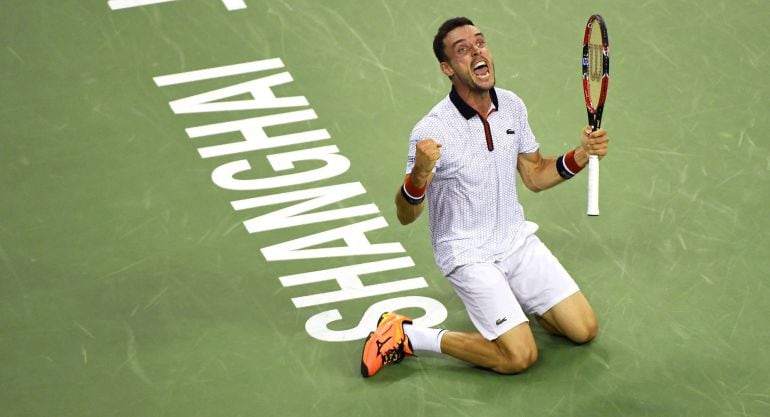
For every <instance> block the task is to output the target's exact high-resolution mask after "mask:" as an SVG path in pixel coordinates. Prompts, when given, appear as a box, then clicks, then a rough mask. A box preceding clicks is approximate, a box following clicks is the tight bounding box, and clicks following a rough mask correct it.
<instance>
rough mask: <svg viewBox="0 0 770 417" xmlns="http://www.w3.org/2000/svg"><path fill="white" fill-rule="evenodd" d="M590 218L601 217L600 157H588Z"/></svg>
mask: <svg viewBox="0 0 770 417" xmlns="http://www.w3.org/2000/svg"><path fill="white" fill-rule="evenodd" d="M586 214H587V215H589V216H598V215H599V157H598V156H596V155H589V156H588V208H587V209H586Z"/></svg>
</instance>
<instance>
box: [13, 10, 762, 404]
mask: <svg viewBox="0 0 770 417" xmlns="http://www.w3.org/2000/svg"><path fill="white" fill-rule="evenodd" d="M142 3H147V4H142ZM150 3H157V4H150ZM622 3H623V4H621V2H611V1H598V2H592V3H590V4H584V3H579V2H568V1H549V2H507V1H489V2H476V3H472V2H471V3H469V2H460V1H454V0H452V1H444V2H427V1H423V2H416V1H402V0H396V1H384V2H347V1H318V2H315V1H295V0H285V1H256V0H244V1H221V0H177V1H165V2H159V1H155V2H152V1H145V2H141V1H133V2H132V1H110V2H108V1H107V0H103V1H101V0H92V1H88V2H84V1H73V0H63V1H57V2H46V1H39V0H37V1H33V0H30V1H19V0H10V1H6V2H5V4H4V5H3V11H2V14H1V16H2V25H0V34H2V36H1V38H0V39H2V42H1V44H0V71H2V76H1V77H0V87H1V88H0V90H1V91H2V98H0V126H1V127H2V134H1V135H0V140H1V141H2V146H1V147H0V415H2V416H9V417H20V416H57V417H65V416H72V417H76V416H77V417H81V416H95V417H108V416H124V417H155V416H168V417H176V416H179V417H182V416H184V417H192V416H205V417H225V416H340V415H342V416H386V415H388V416H393V415H402V416H442V417H443V416H513V415H517V416H519V415H520V416H610V415H612V416H619V415H623V416H656V417H657V416H767V415H770V376H768V369H770V353H768V349H767V346H768V345H770V324H769V323H768V317H770V307H768V305H770V304H768V299H770V286H768V284H767V282H768V281H767V279H768V275H770V260H769V258H770V257H769V256H768V255H770V241H769V240H768V230H770V216H768V209H767V207H768V203H770V197H769V195H770V194H769V193H770V151H769V150H768V145H767V140H766V138H767V132H768V131H770V116H768V114H769V113H768V110H769V109H770V87H768V75H767V73H768V64H769V63H770V58H769V57H768V54H767V45H770V30H768V29H767V18H768V16H770V6H769V5H767V4H766V3H764V2H758V1H735V2H716V1H705V2H697V1H674V2H670V1H662V0H661V1H657V0H653V1H648V2H622ZM592 13H601V14H602V15H603V16H604V18H605V19H606V21H607V25H608V29H609V35H610V40H611V48H612V51H611V53H612V64H611V77H612V78H611V83H610V90H609V95H608V99H607V107H606V109H605V117H604V123H603V125H604V127H606V128H607V129H608V131H609V132H610V137H611V138H612V142H611V147H610V155H609V156H608V157H607V158H606V159H604V160H603V162H602V173H601V210H602V212H601V216H600V217H598V218H589V217H587V216H585V214H584V211H585V176H583V175H581V176H578V177H577V178H575V179H573V180H571V181H570V182H569V183H567V184H564V185H562V186H560V187H558V188H556V189H554V190H552V191H548V192H545V193H541V194H537V195H535V194H532V193H529V192H526V191H522V193H521V195H522V197H521V198H522V200H523V204H524V206H525V209H526V212H527V216H528V218H529V219H531V220H533V221H535V222H537V223H538V224H540V226H541V229H540V233H539V235H540V237H541V238H542V239H543V240H544V241H545V242H546V244H548V245H549V247H550V248H551V249H552V251H553V252H554V253H555V254H556V255H557V257H559V259H560V260H561V261H562V263H563V264H564V265H565V266H566V267H567V269H568V270H570V271H571V272H572V274H573V275H574V276H575V277H576V279H577V280H578V282H579V283H580V285H581V287H582V288H583V290H584V292H585V293H586V294H587V296H588V297H589V299H590V300H591V302H592V304H593V305H594V307H595V309H596V310H597V314H598V316H599V320H600V325H601V329H600V335H599V338H598V339H597V340H596V341H595V342H594V343H592V344H590V345H588V346H582V347H573V346H571V345H570V344H568V343H566V342H564V341H563V340H560V339H557V338H553V337H551V336H548V335H547V334H546V333H545V332H544V331H543V330H542V329H541V328H539V327H538V326H536V325H535V326H534V327H535V336H536V338H537V342H538V346H539V348H540V359H539V361H538V363H537V365H536V366H535V367H534V368H533V369H531V370H529V371H528V372H526V373H525V374H523V375H518V376H500V375H496V374H493V373H490V372H487V371H482V370H479V369H474V368H472V367H470V366H468V365H466V364H464V363H460V362H458V361H454V360H450V359H446V358H440V357H437V356H430V355H425V356H421V357H419V358H417V359H415V358H408V359H406V360H405V361H404V362H402V363H401V364H400V365H398V366H394V367H389V368H386V369H384V370H382V371H381V372H380V373H379V374H377V375H376V376H375V377H374V378H371V379H368V380H364V379H363V378H361V376H360V374H359V360H360V356H359V355H360V351H361V346H362V345H361V340H362V338H363V337H364V336H365V335H366V332H368V331H369V330H370V328H371V327H373V326H374V322H375V320H376V316H377V315H378V314H379V313H380V312H381V311H382V310H383V309H388V308H399V309H401V310H403V311H404V312H406V313H408V314H411V315H413V316H414V317H417V318H420V320H421V321H422V322H423V324H429V325H440V326H445V327H448V328H451V329H456V330H470V329H472V327H471V324H470V322H469V320H468V319H467V316H466V315H465V311H464V309H463V307H462V305H461V304H460V302H459V301H458V300H457V298H456V296H455V295H454V293H453V291H452V289H451V287H450V286H449V285H448V284H447V282H446V281H445V279H444V278H443V277H442V276H441V275H440V273H439V272H438V269H437V268H436V266H435V264H434V261H433V256H432V252H431V249H430V242H429V237H428V230H427V221H426V219H425V218H423V219H421V220H420V221H418V222H417V223H416V224H414V225H411V226H409V227H402V226H400V225H398V222H397V220H396V217H395V212H394V208H393V196H394V195H395V192H396V189H397V186H398V185H399V182H400V181H401V179H402V178H403V167H404V164H405V153H406V145H407V140H408V134H409V132H410V130H411V128H412V126H413V125H414V123H415V122H416V121H417V120H418V119H419V118H420V117H421V116H422V115H423V114H425V113H426V112H427V111H428V110H429V109H430V108H431V107H432V106H433V105H434V104H435V103H436V102H437V101H438V100H440V99H441V98H442V97H443V96H444V95H445V94H447V92H448V90H449V82H448V81H447V80H446V79H445V78H444V77H443V75H441V73H440V72H439V70H438V65H437V63H436V62H435V58H434V57H433V54H432V50H431V41H432V38H433V35H434V33H435V31H436V28H437V26H438V25H439V24H440V23H441V22H442V21H443V20H444V19H446V18H448V17H454V16H458V15H465V16H468V17H470V18H471V19H473V20H474V21H475V23H476V24H477V26H478V27H480V28H481V29H482V30H483V31H484V32H485V34H486V35H487V38H488V40H489V42H490V47H491V49H492V51H493V52H494V55H495V59H496V69H497V79H498V85H499V86H501V87H504V88H508V89H511V90H514V91H516V92H517V93H518V94H519V95H520V96H521V97H522V98H523V99H524V101H525V103H526V104H527V105H528V109H529V116H530V123H531V124H532V127H533V130H534V132H535V134H536V136H537V137H538V140H539V141H540V143H541V144H542V151H543V153H545V154H549V155H554V154H560V153H563V152H565V151H566V150H568V149H570V148H571V147H574V146H575V145H577V141H578V131H579V130H578V129H580V127H581V126H582V125H583V124H585V109H584V105H583V99H582V96H581V94H582V90H581V87H580V72H579V71H580V63H579V57H580V47H581V40H582V34H583V25H584V23H585V21H586V19H587V18H588V16H589V15H590V14H592ZM306 202H315V204H316V205H315V206H313V207H310V206H307V207H305V210H304V211H303V210H299V209H297V207H298V205H300V204H311V203H306ZM311 205H312V204H311ZM292 210H294V211H292Z"/></svg>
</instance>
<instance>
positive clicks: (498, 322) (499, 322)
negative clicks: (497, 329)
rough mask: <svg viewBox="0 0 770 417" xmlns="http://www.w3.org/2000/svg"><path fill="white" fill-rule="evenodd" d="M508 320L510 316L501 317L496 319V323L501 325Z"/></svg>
mask: <svg viewBox="0 0 770 417" xmlns="http://www.w3.org/2000/svg"><path fill="white" fill-rule="evenodd" d="M506 321H508V317H503V318H501V319H497V321H495V324H496V325H498V326H499V325H501V324H503V323H505V322H506Z"/></svg>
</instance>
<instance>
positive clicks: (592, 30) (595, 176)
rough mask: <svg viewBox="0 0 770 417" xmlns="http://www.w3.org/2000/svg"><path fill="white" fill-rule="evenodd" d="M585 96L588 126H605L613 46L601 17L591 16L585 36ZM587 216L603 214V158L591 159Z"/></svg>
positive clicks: (583, 62) (589, 161)
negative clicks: (611, 49) (604, 116)
mask: <svg viewBox="0 0 770 417" xmlns="http://www.w3.org/2000/svg"><path fill="white" fill-rule="evenodd" d="M582 64H583V95H584V96H585V100H586V110H587V112H588V124H589V125H590V126H591V128H592V129H593V130H596V129H599V128H600V127H601V125H602V112H603V111H604V101H605V100H606V99H607V86H608V85H609V81H610V43H609V38H608V37H607V26H606V25H605V24H604V19H602V17H601V16H600V15H598V14H595V15H593V16H591V17H590V18H589V19H588V23H587V24H586V31H585V35H584V36H583V59H582ZM586 214H588V215H589V216H598V215H599V157H598V156H596V155H590V156H589V157H588V207H587V209H586Z"/></svg>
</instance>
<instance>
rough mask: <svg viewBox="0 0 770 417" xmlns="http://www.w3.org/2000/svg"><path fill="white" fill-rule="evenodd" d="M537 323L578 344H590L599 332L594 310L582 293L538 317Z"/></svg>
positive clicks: (575, 294) (577, 293)
mask: <svg viewBox="0 0 770 417" xmlns="http://www.w3.org/2000/svg"><path fill="white" fill-rule="evenodd" d="M537 321H538V322H539V323H540V325H541V326H543V328H545V329H546V330H548V331H549V332H551V333H553V334H556V335H560V336H564V337H566V338H568V339H569V340H571V341H573V342H574V343H578V344H582V343H588V342H590V341H591V340H593V339H594V338H595V337H596V335H597V333H598V331H599V326H598V324H597V321H596V315H595V314H594V310H593V308H591V305H590V304H589V303H588V300H586V297H585V296H584V295H583V293H582V292H580V291H578V292H576V293H574V294H572V295H570V296H569V297H567V298H565V299H564V300H562V301H561V302H559V303H558V304H556V305H555V306H553V307H552V308H551V309H550V310H548V311H546V312H545V313H543V315H542V316H538V317H537Z"/></svg>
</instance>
